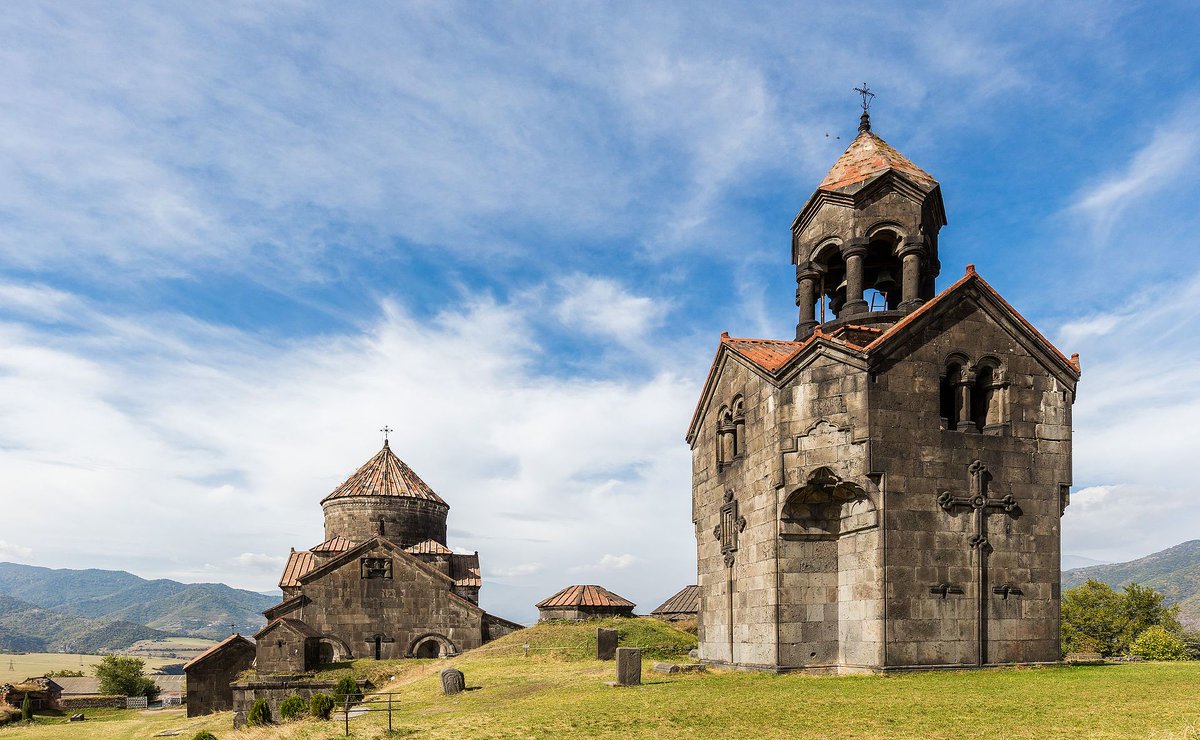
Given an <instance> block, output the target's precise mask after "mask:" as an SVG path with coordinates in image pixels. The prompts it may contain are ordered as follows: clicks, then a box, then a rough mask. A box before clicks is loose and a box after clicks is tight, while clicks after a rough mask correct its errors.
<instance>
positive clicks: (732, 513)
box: [713, 488, 746, 568]
mask: <svg viewBox="0 0 1200 740" xmlns="http://www.w3.org/2000/svg"><path fill="white" fill-rule="evenodd" d="M745 528H746V517H744V516H739V515H738V502H737V499H735V498H734V497H733V489H732V488H727V489H725V503H723V504H721V523H720V524H718V525H717V526H715V527H713V537H716V538H717V540H718V541H719V542H720V543H721V554H722V555H724V556H725V565H726V566H728V567H730V568H732V567H733V554H734V553H735V552H737V549H738V533H739V532H741V531H742V530H744V529H745Z"/></svg>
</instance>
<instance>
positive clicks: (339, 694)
mask: <svg viewBox="0 0 1200 740" xmlns="http://www.w3.org/2000/svg"><path fill="white" fill-rule="evenodd" d="M346 697H350V703H351V704H357V703H358V702H360V701H362V698H363V695H362V692H361V691H359V690H358V682H357V681H355V680H354V676H342V679H341V680H340V681H338V682H337V686H334V687H333V700H334V702H335V703H337V705H338V706H341V705H342V704H343V703H344V702H345V701H346Z"/></svg>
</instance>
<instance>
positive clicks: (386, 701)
mask: <svg viewBox="0 0 1200 740" xmlns="http://www.w3.org/2000/svg"><path fill="white" fill-rule="evenodd" d="M399 696H400V694H396V693H391V692H385V693H371V694H365V695H364V694H334V695H333V700H334V706H341V708H342V717H341V719H342V722H343V725H344V726H345V730H346V737H350V713H351V712H354V713H355V715H354V716H356V717H358V716H362V715H364V714H366V713H367V712H387V716H388V732H391V731H392V712H398V711H400V709H399V706H398V705H399V703H400V702H399V701H398V700H397V699H396V698H395V697H399ZM375 705H378V706H375ZM332 719H337V717H336V716H335V717H333V718H332Z"/></svg>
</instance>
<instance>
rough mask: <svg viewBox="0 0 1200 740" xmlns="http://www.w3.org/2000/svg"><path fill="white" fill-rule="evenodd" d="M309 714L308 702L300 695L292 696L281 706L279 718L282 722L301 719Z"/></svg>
mask: <svg viewBox="0 0 1200 740" xmlns="http://www.w3.org/2000/svg"><path fill="white" fill-rule="evenodd" d="M306 713H308V702H306V701H304V697H303V696H300V695H298V694H292V695H291V696H289V697H288V698H286V699H284V700H283V703H281V704H280V705H279V718H280V719H282V720H293V719H299V718H300V717H303V716H304V715H305V714H306Z"/></svg>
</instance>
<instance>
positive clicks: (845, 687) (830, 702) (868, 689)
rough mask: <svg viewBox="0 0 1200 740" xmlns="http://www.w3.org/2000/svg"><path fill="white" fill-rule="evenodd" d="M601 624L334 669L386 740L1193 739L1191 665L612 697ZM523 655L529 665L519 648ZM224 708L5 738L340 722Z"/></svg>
mask: <svg viewBox="0 0 1200 740" xmlns="http://www.w3.org/2000/svg"><path fill="white" fill-rule="evenodd" d="M615 624H619V625H620V626H621V628H622V630H623V634H622V643H623V644H630V643H641V644H642V645H644V646H652V645H653V646H662V647H660V648H659V649H660V650H661V651H662V652H665V653H667V654H672V653H676V652H678V650H679V649H680V648H684V649H686V645H687V644H688V640H689V639H690V637H689V636H686V635H683V633H679V632H676V631H674V630H672V629H671V628H670V627H667V626H665V625H661V624H660V623H649V622H648V621H643V620H636V621H630V620H616V621H615ZM595 626H596V625H595V624H589V625H585V626H572V625H542V626H538V627H534V628H531V629H529V630H526V631H523V632H519V633H515V634H513V635H509V636H508V637H505V638H503V639H501V640H498V641H497V642H495V643H492V644H490V645H488V646H487V647H485V648H484V649H482V650H478V651H472V652H470V653H467V654H464V655H462V656H459V657H458V658H455V659H452V660H449V661H446V660H432V661H398V662H382V663H381V662H375V661H355V662H354V663H353V664H350V665H344V666H340V667H339V669H338V671H339V672H346V671H353V672H355V673H357V674H359V675H366V674H368V673H369V674H371V675H372V676H373V678H374V679H375V680H376V681H378V682H379V685H380V686H381V687H383V686H386V690H389V691H393V692H396V693H397V694H398V696H397V698H396V701H397V704H398V706H401V707H403V709H402V711H400V712H397V714H396V715H395V716H394V718H393V719H394V721H395V728H396V730H397V732H396V733H394V734H393V735H392V736H393V737H404V736H412V737H433V738H463V737H514V738H515V737H521V738H525V737H547V738H548V737H557V738H561V737H580V736H585V737H604V738H622V739H623V740H629V739H631V738H640V737H656V738H675V737H678V738H694V737H697V736H701V737H702V736H711V737H714V738H717V737H720V738H725V737H738V738H743V737H745V738H757V737H798V736H801V737H803V736H813V737H837V736H844V737H888V738H899V737H903V738H909V737H912V738H960V737H980V738H983V737H988V738H993V737H1002V738H1039V739H1041V738H1048V737H1088V738H1104V737H1141V738H1164V739H1165V738H1200V663H1141V664H1138V663H1133V664H1122V665H1105V666H1087V667H1083V666H1080V667H1062V668H1038V669H999V670H988V671H953V672H925V673H911V674H901V675H891V676H847V677H813V676H798V675H788V676H775V675H768V674H760V673H743V672H736V671H710V672H708V673H699V674H672V675H663V674H657V673H653V672H651V671H650V666H651V665H652V663H653V662H654V661H653V659H648V660H647V661H646V665H645V672H644V673H643V681H644V685H642V686H640V687H636V688H621V689H615V688H611V687H609V686H606V685H605V681H609V680H612V678H613V674H614V672H615V668H614V665H613V663H611V662H607V663H601V662H598V661H595V660H591V659H589V658H587V657H586V652H587V651H588V650H589V649H590V645H591V644H592V640H593V638H592V635H593V634H594V628H595ZM526 643H528V644H529V655H528V656H526V654H525V648H524V645H525V644H526ZM447 665H455V666H457V667H459V668H460V669H461V670H462V671H463V672H464V673H465V674H466V677H467V686H468V687H478V688H477V689H476V690H473V691H468V692H466V693H464V694H460V695H458V696H453V697H446V696H442V695H441V693H440V684H439V681H438V675H437V674H438V672H439V671H440V670H441V669H442V668H444V667H446V666H447ZM231 725H232V718H231V716H230V715H229V714H228V713H225V714H220V715H213V716H210V717H207V718H199V719H196V720H187V719H185V718H183V717H182V716H181V714H180V713H178V712H175V713H174V714H172V713H170V712H159V713H153V714H144V713H137V712H134V713H129V714H126V715H124V716H122V717H113V718H110V719H108V720H106V721H104V722H97V723H95V724H93V725H91V726H89V727H87V732H86V734H85V733H84V732H83V730H82V728H81V727H80V726H79V725H75V726H70V727H67V726H50V725H39V726H34V727H11V728H7V729H0V740H9V739H10V738H11V739H12V740H27V739H28V740H35V739H38V738H62V737H72V736H74V737H89V738H92V737H95V738H99V739H100V740H109V739H111V740H117V739H118V738H134V737H146V736H149V735H153V734H155V733H157V732H162V731H170V730H179V731H182V732H183V733H184V737H185V738H186V737H190V736H191V734H193V733H195V732H196V731H198V730H200V729H208V730H211V731H212V732H214V733H215V734H217V736H218V737H221V738H238V740H267V739H268V738H288V739H292V738H294V739H296V740H301V739H303V740H310V739H311V740H315V739H316V738H330V737H337V736H340V735H341V725H340V724H334V723H319V722H314V721H305V722H300V723H295V724H291V725H285V726H278V727H274V728H269V729H259V730H250V731H244V732H241V733H237V734H235V733H234V732H233V731H232V729H231ZM350 726H351V729H352V733H353V736H354V737H358V738H376V737H386V736H387V735H386V734H385V733H386V728H387V717H386V715H385V714H370V715H367V716H364V717H359V718H355V719H352V720H351V725H350Z"/></svg>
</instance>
